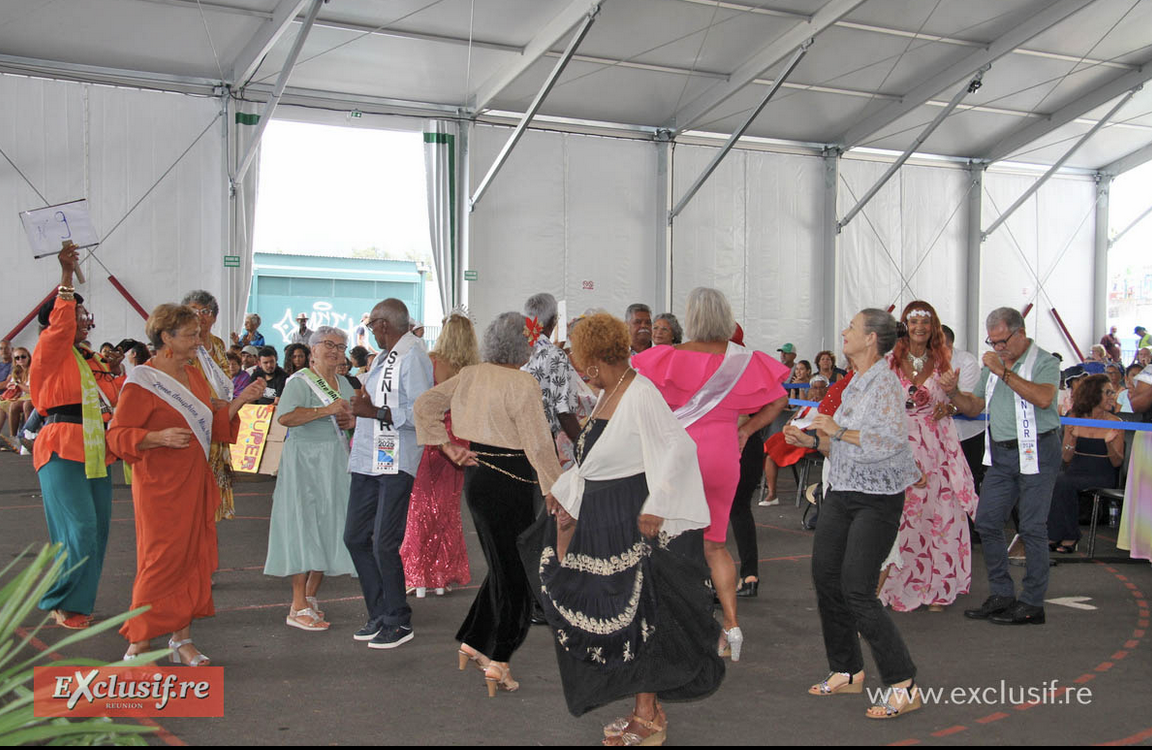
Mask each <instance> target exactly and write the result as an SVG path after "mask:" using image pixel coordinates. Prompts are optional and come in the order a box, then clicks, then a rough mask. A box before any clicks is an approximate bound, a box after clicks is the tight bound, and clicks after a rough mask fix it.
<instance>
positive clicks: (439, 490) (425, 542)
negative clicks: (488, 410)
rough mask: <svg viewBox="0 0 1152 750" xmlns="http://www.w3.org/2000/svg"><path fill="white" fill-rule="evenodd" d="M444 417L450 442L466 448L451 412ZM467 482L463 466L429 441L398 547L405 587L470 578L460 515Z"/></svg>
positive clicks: (457, 582) (463, 581)
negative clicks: (454, 432) (462, 490)
mask: <svg viewBox="0 0 1152 750" xmlns="http://www.w3.org/2000/svg"><path fill="white" fill-rule="evenodd" d="M444 421H445V426H446V427H447V429H448V437H449V438H450V439H451V440H452V442H454V443H456V444H457V445H462V446H464V447H465V448H467V447H468V441H467V440H460V439H459V438H457V437H456V436H455V435H453V434H452V415H451V414H448V415H446V417H445V420H444ZM463 487H464V470H463V469H460V468H459V467H457V466H456V465H455V464H453V463H452V462H451V461H450V460H448V457H447V456H445V455H444V454H443V453H441V452H440V449H439V448H437V447H436V446H434V445H427V446H425V447H424V455H423V457H422V458H421V459H420V468H419V469H417V470H416V480H415V482H413V484H412V499H411V501H410V502H409V504H408V525H407V528H406V529H405V531H404V544H403V545H402V546H401V547H400V558H401V559H402V560H403V561H404V582H405V584H406V585H407V586H418V587H423V588H429V589H437V588H443V587H445V586H462V585H464V584H466V583H468V582H469V581H471V580H472V575H471V572H470V571H469V569H468V548H467V546H466V545H465V543H464V527H463V524H462V522H461V520H460V491H461V489H463Z"/></svg>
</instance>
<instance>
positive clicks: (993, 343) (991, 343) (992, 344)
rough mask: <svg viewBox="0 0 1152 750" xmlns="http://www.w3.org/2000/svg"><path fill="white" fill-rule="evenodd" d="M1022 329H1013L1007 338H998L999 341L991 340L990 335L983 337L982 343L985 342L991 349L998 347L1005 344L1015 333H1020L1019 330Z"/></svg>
mask: <svg viewBox="0 0 1152 750" xmlns="http://www.w3.org/2000/svg"><path fill="white" fill-rule="evenodd" d="M1022 330H1024V329H1023V328H1017V329H1016V330H1015V331H1013V332H1012V333H1010V334H1008V338H1005V339H1000V340H999V341H993V340H992V338H991V337H989V338H986V339H984V343H985V344H987V345H988V346H990V347H992V348H993V349H999V348H1000V347H1002V346H1007V345H1008V342H1009V341H1011V340H1012V337H1013V336H1015V335H1016V334H1018V333H1020V331H1022Z"/></svg>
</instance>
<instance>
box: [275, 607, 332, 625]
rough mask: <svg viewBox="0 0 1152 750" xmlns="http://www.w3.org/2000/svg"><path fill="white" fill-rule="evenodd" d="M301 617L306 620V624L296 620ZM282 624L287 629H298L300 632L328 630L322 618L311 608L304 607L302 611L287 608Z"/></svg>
mask: <svg viewBox="0 0 1152 750" xmlns="http://www.w3.org/2000/svg"><path fill="white" fill-rule="evenodd" d="M301 617H306V618H308V619H307V621H306V622H302V621H301V620H299V619H298V618H301ZM284 622H285V624H287V625H288V627H290V628H299V629H300V630H327V629H328V628H329V625H328V623H327V622H325V621H324V618H323V617H322V616H320V615H319V614H318V613H317V612H316V610H314V609H312V608H311V607H305V608H304V609H292V608H291V607H289V608H288V617H286V618H285V619H284Z"/></svg>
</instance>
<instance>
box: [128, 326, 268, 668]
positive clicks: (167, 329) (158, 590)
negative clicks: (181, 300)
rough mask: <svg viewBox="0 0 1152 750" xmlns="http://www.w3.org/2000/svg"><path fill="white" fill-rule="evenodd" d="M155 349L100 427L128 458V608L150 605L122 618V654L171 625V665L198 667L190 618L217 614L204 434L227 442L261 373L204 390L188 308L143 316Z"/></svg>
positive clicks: (216, 492) (200, 660) (256, 392)
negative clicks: (230, 391)
mask: <svg viewBox="0 0 1152 750" xmlns="http://www.w3.org/2000/svg"><path fill="white" fill-rule="evenodd" d="M147 332H148V338H149V340H150V341H151V343H152V345H153V346H154V347H156V356H155V357H153V358H152V359H151V360H150V361H149V362H148V364H147V365H141V366H139V367H136V368H134V369H133V370H132V373H131V375H130V376H129V378H128V382H127V383H126V384H125V386H124V390H123V391H122V392H121V394H120V404H119V406H118V408H117V409H116V415H115V417H113V419H112V422H111V424H110V426H109V429H108V445H109V447H111V449H112V450H113V452H115V453H116V454H117V455H118V456H120V457H121V458H122V459H124V461H125V462H126V463H129V464H131V465H132V467H133V476H132V503H133V506H134V508H135V512H136V582H135V584H134V585H133V587H132V607H133V608H136V607H142V606H145V605H149V606H150V607H151V608H150V609H149V610H148V611H147V612H144V613H142V614H140V615H137V616H136V617H133V618H132V619H130V620H128V621H127V622H126V623H124V625H123V627H121V628H120V633H121V635H123V636H124V637H125V638H127V639H128V641H129V644H130V645H129V647H128V652H127V653H126V654H125V655H124V657H125V658H126V659H127V658H130V657H133V656H135V655H136V654H140V653H143V652H145V651H148V650H150V645H149V644H150V641H151V640H152V639H153V638H155V637H156V636H158V635H161V634H163V633H172V637H171V639H170V640H169V641H168V647H169V648H170V649H172V656H171V657H170V658H171V660H172V661H173V662H174V663H176V664H190V665H192V666H194V667H195V666H201V665H206V664H207V663H208V657H207V656H205V655H204V654H202V653H200V651H199V650H198V649H197V648H196V647H195V646H194V645H193V644H192V638H191V633H190V627H191V624H192V620H194V619H196V618H200V617H210V616H212V615H213V614H215V609H214V607H213V605H212V572H213V571H214V570H215V569H216V523H215V520H216V516H215V514H216V509H217V507H219V505H220V489H219V487H218V486H217V484H216V480H215V478H214V477H213V474H212V471H211V469H210V468H209V465H208V452H209V450H210V445H211V443H212V442H232V441H234V440H235V439H236V433H237V431H238V430H239V419H238V418H237V417H236V413H237V412H238V411H239V410H240V407H241V406H243V405H244V404H247V403H251V402H252V401H255V400H256V399H257V398H259V397H260V396H261V395H262V393H263V382H262V381H258V382H257V383H254V384H252V385H250V386H249V387H247V388H245V389H244V390H243V391H242V392H241V393H239V394H238V395H237V396H236V398H235V399H234V400H233V401H231V402H227V401H219V400H217V399H214V398H212V389H211V387H210V386H209V385H208V381H207V380H205V379H204V376H203V375H202V374H200V371H199V370H198V369H196V367H195V366H194V365H191V364H189V361H190V360H191V359H192V358H193V357H195V356H196V349H197V347H198V346H199V345H200V324H199V320H198V317H197V315H196V313H195V312H194V311H193V310H191V309H190V308H188V307H184V306H182V305H170V304H165V305H160V306H159V307H157V308H156V309H155V310H153V311H152V315H151V316H150V317H149V318H148V324H147Z"/></svg>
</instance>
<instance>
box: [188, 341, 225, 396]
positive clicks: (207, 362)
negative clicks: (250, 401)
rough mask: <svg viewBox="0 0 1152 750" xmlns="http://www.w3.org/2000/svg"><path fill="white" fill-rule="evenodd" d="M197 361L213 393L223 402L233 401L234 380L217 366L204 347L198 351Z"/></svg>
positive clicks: (200, 347) (198, 348)
mask: <svg viewBox="0 0 1152 750" xmlns="http://www.w3.org/2000/svg"><path fill="white" fill-rule="evenodd" d="M196 360H197V361H198V362H199V363H200V371H201V372H203V373H204V377H205V378H206V379H207V380H208V385H210V386H212V392H213V393H215V394H216V398H218V399H220V400H221V401H231V400H232V396H233V392H232V378H230V377H228V373H226V372H224V371H223V370H221V369H220V365H218V364H216V360H214V359H212V355H211V354H209V353H208V350H207V349H205V348H204V346H203V345H201V346H199V347H197V349H196Z"/></svg>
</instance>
